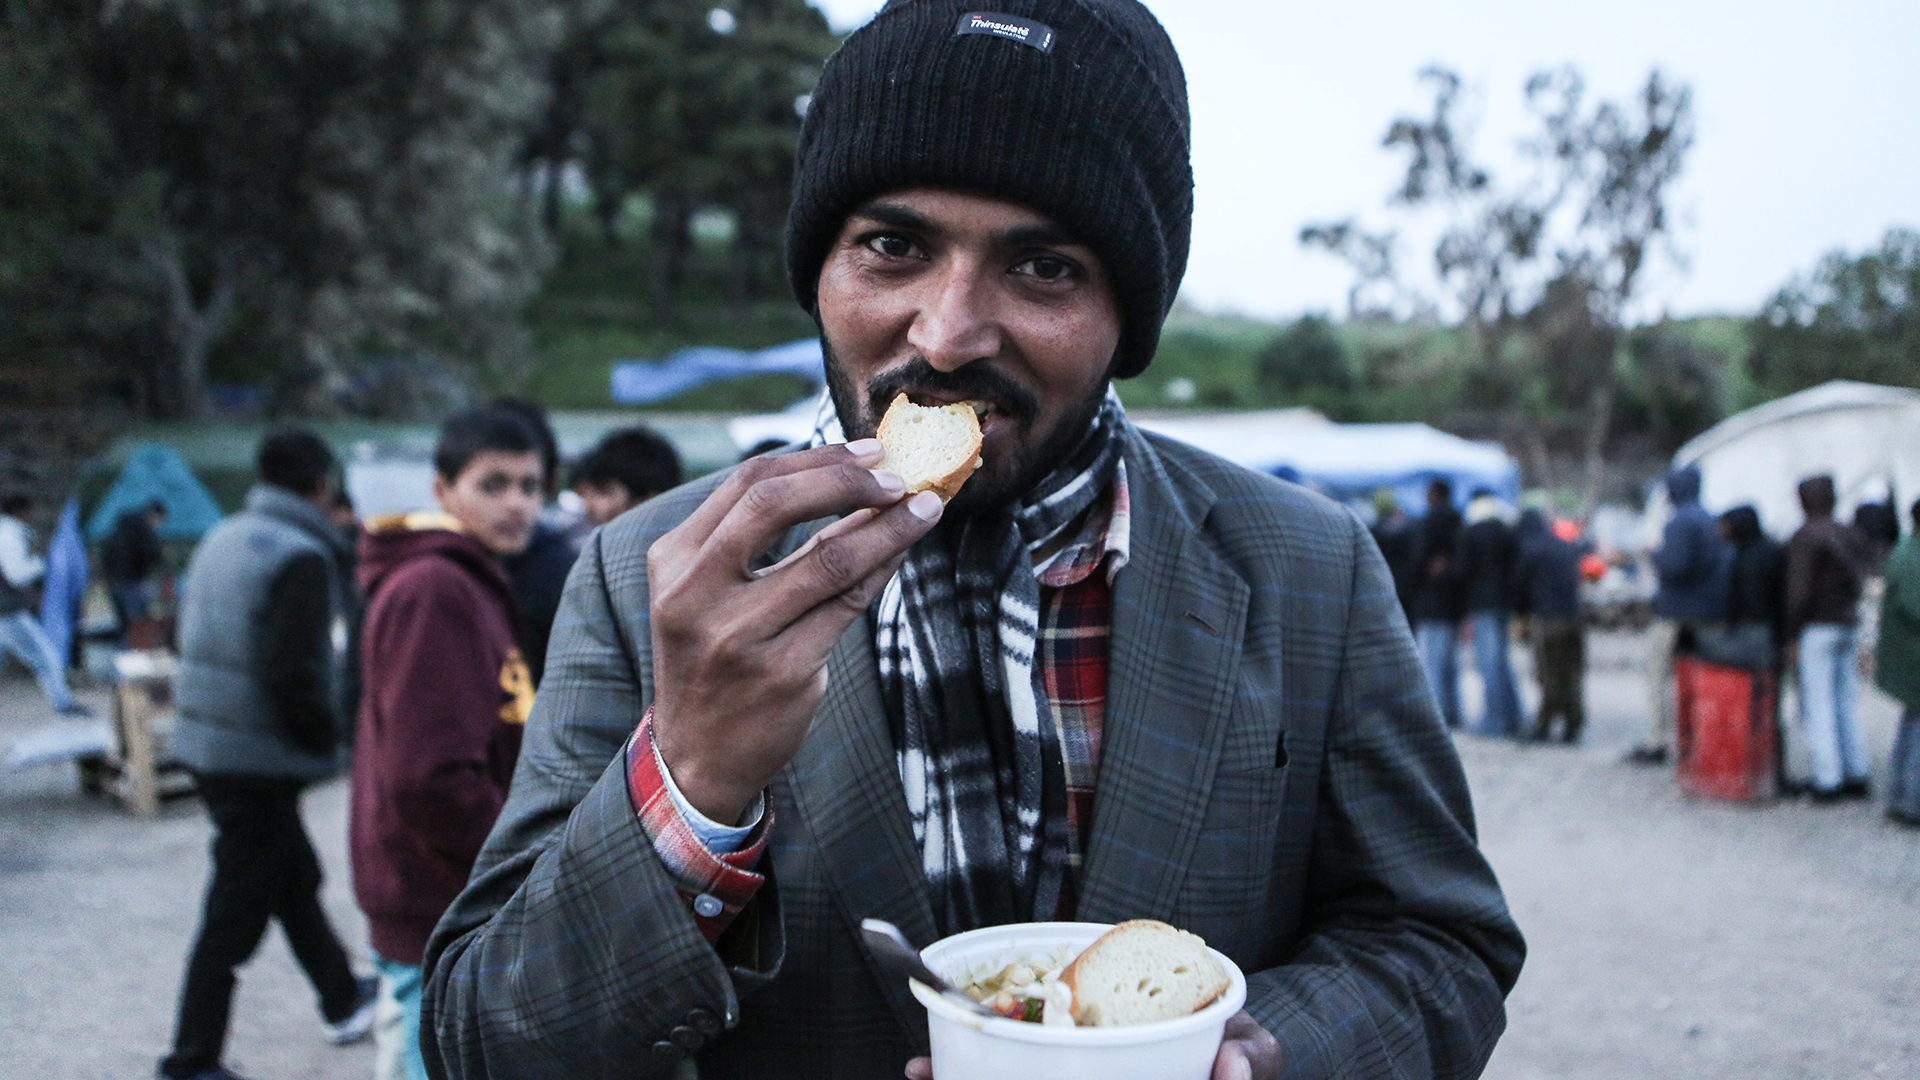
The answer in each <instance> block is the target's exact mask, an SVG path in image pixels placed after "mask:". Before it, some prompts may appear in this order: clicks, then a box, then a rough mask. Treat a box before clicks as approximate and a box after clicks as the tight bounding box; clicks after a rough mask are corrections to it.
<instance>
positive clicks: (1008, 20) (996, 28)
mask: <svg viewBox="0 0 1920 1080" xmlns="http://www.w3.org/2000/svg"><path fill="white" fill-rule="evenodd" d="M962 34H991V35H992V36H994V37H1003V38H1007V39H1008V40H1011V41H1018V42H1020V43H1021V44H1022V45H1031V46H1033V47H1034V48H1036V49H1039V50H1040V51H1041V52H1052V51H1053V27H1051V26H1048V25H1047V24H1046V23H1039V22H1034V21H1033V20H1032V19H1023V18H1021V17H1020V16H1018V15H1002V14H1001V13H999V12H997V11H969V12H967V13H966V14H965V15H962V16H960V25H959V26H958V27H955V28H954V31H953V36H955V37H959V36H960V35H962Z"/></svg>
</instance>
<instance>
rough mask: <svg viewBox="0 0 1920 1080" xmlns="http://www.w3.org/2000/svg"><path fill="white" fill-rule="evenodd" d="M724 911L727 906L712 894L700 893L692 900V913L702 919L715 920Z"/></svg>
mask: <svg viewBox="0 0 1920 1080" xmlns="http://www.w3.org/2000/svg"><path fill="white" fill-rule="evenodd" d="M725 910H727V905H725V904H723V903H721V902H720V898H719V897H717V896H715V895H713V894H712V893H701V894H700V895H699V896H696V897H694V898H693V913H694V914H695V915H698V916H700V917H701V918H703V919H712V918H716V917H718V916H719V914H720V913H721V912H723V911H725Z"/></svg>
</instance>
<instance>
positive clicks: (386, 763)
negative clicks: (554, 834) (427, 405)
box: [350, 407, 543, 1080]
mask: <svg viewBox="0 0 1920 1080" xmlns="http://www.w3.org/2000/svg"><path fill="white" fill-rule="evenodd" d="M433 464H434V473H435V476H434V484H433V488H434V497H435V499H436V500H437V501H438V502H439V504H440V511H439V512H437V513H415V514H402V515H393V516H389V517H382V518H375V519H373V520H371V521H369V522H368V523H367V527H366V531H365V532H363V533H362V534H361V538H360V563H359V574H360V582H361V586H362V588H363V589H364V590H365V592H366V594H367V613H366V621H365V625H364V627H363V629H362V632H361V678H362V689H361V698H360V718H359V737H358V741H357V744H356V747H355V753H354V761H353V801H352V808H351V825H350V836H351V847H352V854H353V878H354V881H353V885H354V894H355V896H356V898H357V899H358V900H359V904H360V910H361V911H362V912H364V913H365V914H366V916H367V931H368V935H369V936H370V937H371V938H372V943H373V951H374V966H375V967H376V968H377V969H378V970H379V972H380V982H381V994H382V997H383V999H384V1000H385V1002H386V1005H385V1007H384V1008H383V1010H382V1012H383V1019H382V1023H381V1025H380V1026H379V1027H378V1028H377V1029H376V1030H375V1039H376V1043H377V1045H378V1048H379V1058H380V1061H379V1066H378V1068H377V1069H376V1074H377V1075H379V1076H381V1077H383V1078H384V1077H390V1076H399V1075H403V1074H404V1075H405V1076H407V1077H410V1078H412V1080H422V1078H424V1077H425V1076H426V1066H425V1064H424V1063H423V1061H422V1059H421V1056H420V1042H419V1027H420V1020H419V1016H420V1012H419V1009H420V962H421V957H422V954H423V953H424V952H425V950H426V945H427V935H428V934H430V933H432V931H433V926H434V923H435V922H437V921H438V920H439V918H440V915H441V913H442V912H443V911H445V910H446V908H447V905H448V904H450V903H452V901H453V898H454V897H455V896H457V895H459V893H460V890H461V888H462V887H463V886H465V885H466V883H467V874H468V872H469V871H470V870H472V868H473V862H474V859H475V858H476V857H477V856H478V855H479V853H480V845H481V843H482V842H483V841H484V840H485V839H486V837H487V832H488V830H489V829H491V828H492V827H493V821H494V818H496V817H497V816H499V813H500V807H501V806H502V804H504V803H505V802H506V797H507V786H508V783H509V782H510V781H511V780H512V778H513V767H514V763H515V761H516V760H517V759H518V757H519V752H520V734H521V730H522V728H523V727H524V725H525V723H526V719H527V713H528V711H529V710H530V709H531V708H532V707H533V683H532V680H531V678H530V676H529V674H528V671H527V663H526V659H525V657H524V656H523V655H522V654H521V651H520V648H519V645H518V644H517V642H516V640H515V637H514V628H515V622H514V615H515V608H514V594H513V586H512V584H511V583H510V582H509V580H508V578H507V573H506V570H505V569H504V567H503V566H502V560H503V559H505V558H506V557H508V556H510V555H513V554H515V553H517V552H519V551H521V550H523V549H525V547H526V546H527V540H528V537H529V536H531V535H532V532H533V524H534V519H535V518H536V517H537V516H538V515H539V513H540V503H541V495H542V485H541V479H542V476H543V470H542V463H541V457H540V443H539V441H538V437H537V436H536V435H535V434H534V433H533V432H532V431H530V430H529V429H528V428H527V426H526V424H525V423H524V422H523V421H522V420H520V419H519V418H518V417H517V416H515V415H514V413H512V412H511V411H509V410H505V409H501V408H498V407H487V408H482V409H474V410H470V411H468V412H464V413H460V414H458V415H455V416H454V417H452V418H451V419H449V420H448V421H447V422H446V424H445V425H444V426H442V428H441V429H440V438H439V442H438V445H437V446H436V447H435V449H434V457H433ZM400 1070H404V1073H402V1072H401V1071H400Z"/></svg>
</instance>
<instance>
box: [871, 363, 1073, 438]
mask: <svg viewBox="0 0 1920 1080" xmlns="http://www.w3.org/2000/svg"><path fill="white" fill-rule="evenodd" d="M914 391H923V392H932V393H938V394H950V395H954V396H958V397H965V398H977V399H979V400H982V401H990V402H992V403H993V405H994V407H995V408H996V409H998V410H999V411H1000V412H1003V413H1006V414H1007V415H1008V416H1010V417H1012V418H1013V419H1014V420H1017V421H1020V422H1023V423H1024V422H1027V421H1031V420H1032V419H1033V417H1034V415H1035V414H1036V413H1038V412H1039V411H1040V402H1039V401H1038V400H1037V399H1035V397H1034V396H1033V394H1032V393H1031V392H1030V391H1028V390H1027V388H1026V387H1024V386H1021V385H1020V384H1019V383H1017V382H1014V381H1013V380H1012V379H1010V378H1008V377H1007V376H1006V375H1004V374H1002V373H1000V372H999V371H996V370H994V369H993V368H991V367H988V366H987V365H985V364H983V363H980V362H978V361H976V362H974V363H971V364H967V365H965V366H964V367H960V368H956V369H954V370H953V371H941V370H940V369H938V368H936V367H934V366H933V365H932V364H930V363H928V362H927V358H926V357H924V356H913V357H909V358H908V359H907V360H906V361H905V362H904V363H902V364H901V365H900V366H899V367H896V368H893V369H892V370H890V371H884V372H882V373H880V374H879V375H876V376H874V378H873V381H872V382H870V383H868V384H867V407H868V408H869V409H871V410H872V413H873V415H874V416H876V417H877V416H879V415H880V414H881V413H884V412H886V411H887V406H888V405H890V404H892V403H893V398H894V395H895V394H902V393H905V394H909V395H911V394H912V393H913V392H914Z"/></svg>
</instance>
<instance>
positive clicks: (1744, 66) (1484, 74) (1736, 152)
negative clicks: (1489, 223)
mask: <svg viewBox="0 0 1920 1080" xmlns="http://www.w3.org/2000/svg"><path fill="white" fill-rule="evenodd" d="M811 2H812V3H814V5H815V6H816V7H818V8H820V9H821V10H822V11H824V12H825V13H826V15H827V18H828V20H829V21H830V22H831V23H832V24H833V25H834V28H835V29H837V30H842V31H844V30H848V29H851V28H853V27H855V26H858V25H860V24H861V23H863V22H865V21H866V20H867V19H868V18H870V17H871V16H872V14H873V12H874V11H876V10H878V9H879V7H880V3H879V0H811ZM1146 3H1147V7H1148V8H1150V9H1151V10H1152V11H1153V12H1154V13H1155V15H1157V16H1158V17H1159V19H1160V21H1161V22H1162V23H1163V24H1164V25H1165V26H1166V28H1167V32H1168V34H1169V35H1170V36H1171V37H1172V38H1173V42H1174V45H1175V46H1176V47H1178V48H1179V50H1180V55H1181V59H1182V61H1183V62H1184V64H1185V66H1186V71H1187V83H1188V94H1189V98H1190V101H1191V106H1192V109H1193V142H1194V146H1193V161H1194V183H1195V192H1194V199H1195V206H1196V209H1195V214H1194V237H1193V257H1192V262H1191V264H1190V266H1189V268H1188V270H1187V278H1186V283H1185V286H1184V288H1183V295H1184V297H1185V298H1186V300H1187V301H1188V302H1189V303H1191V304H1193V305H1195V306H1197V307H1200V308H1202V309H1205V310H1209V311H1216V312H1239V313H1245V314H1251V315H1260V316H1266V317H1291V316H1294V315H1297V314H1299V313H1301V312H1303V311H1315V310H1317V311H1325V312H1331V313H1334V314H1336V315H1337V314H1339V313H1341V312H1342V311H1344V308H1345V303H1346V300H1345V298H1346V291H1347V286H1348V285H1349V283H1350V279H1349V277H1348V275H1347V273H1346V271H1345V269H1344V267H1343V266H1341V265H1340V264H1339V263H1337V262H1335V261H1334V260H1333V259H1331V258H1330V257H1328V256H1326V255H1324V254H1322V253H1320V252H1309V251H1304V250H1302V249H1301V248H1300V246H1299V244H1298V243H1297V242H1296V237H1297V236H1298V234H1299V230H1300V226H1301V225H1303V224H1305V223H1308V222H1313V221H1323V220H1329V219H1334V218H1341V217H1347V216H1354V215H1358V216H1360V217H1362V218H1363V219H1365V220H1368V221H1370V222H1372V223H1373V224H1375V225H1379V224H1386V223H1388V222H1390V220H1391V219H1390V218H1389V217H1387V216H1386V212H1385V200H1386V194H1387V192H1388V191H1389V190H1390V189H1391V188H1392V186H1393V184H1394V183H1395V181H1396V180H1397V178H1398V175H1399V171H1400V169H1401V168H1402V166H1401V165H1400V163H1399V161H1400V159H1399V158H1397V157H1396V156H1390V155H1389V154H1388V153H1387V152H1386V151H1384V150H1382V149H1381V148H1380V145H1379V143H1380V137H1381V136H1382V135H1383V134H1384V133H1385V131H1386V128H1387V125H1388V123H1389V122H1390V121H1391V120H1392V119H1393V118H1394V117H1395V116H1398V115H1401V114H1414V115H1424V114H1425V112H1426V111H1427V109H1428V107H1429V104H1430V98H1429V95H1428V94H1427V92H1426V91H1425V90H1424V89H1423V88H1422V87H1421V86H1420V84H1419V83H1418V82H1417V81H1416V79H1415V73H1416V72H1417V71H1418V70H1419V69H1420V68H1421V67H1422V66H1424V65H1426V64H1429V63H1436V62H1437V63H1441V64H1444V65H1447V66H1449V67H1452V68H1454V69H1455V70H1457V71H1459V72H1460V73H1461V75H1463V76H1464V77H1465V78H1466V80H1467V81H1468V82H1469V83H1470V84H1472V85H1473V86H1474V87H1476V88H1477V89H1478V91H1479V98H1478V101H1477V106H1476V111H1477V113H1478V115H1479V117H1480V119H1479V124H1478V134H1477V142H1476V146H1477V147H1478V148H1479V149H1480V150H1481V151H1482V156H1484V157H1486V158H1488V159H1490V160H1493V161H1495V162H1496V163H1497V162H1498V161H1499V160H1500V158H1501V156H1502V155H1506V154H1508V153H1509V151H1508V149H1507V148H1508V147H1510V146H1511V145H1512V143H1513V142H1514V140H1515V139H1516V138H1517V137H1518V136H1519V135H1520V133H1521V130H1522V122H1523V119H1524V115H1523V113H1522V110H1521V104H1520V103H1521V87H1522V84H1523V83H1524V81H1525V79H1526V76H1527V75H1528V74H1529V73H1530V72H1532V71H1535V70H1538V69H1540V68H1543V67H1549V66H1556V65H1560V64H1565V63H1572V64H1574V65H1576V66H1578V67H1579V68H1580V69H1581V70H1582V71H1583V72H1584V73H1585V74H1586V76H1587V82H1588V87H1589V92H1590V98H1591V97H1592V96H1594V95H1598V96H1604V97H1606V98H1608V99H1612V100H1623V99H1626V98H1628V97H1629V96H1630V95H1631V94H1632V93H1633V92H1634V90H1636V89H1637V88H1638V87H1639V86H1640V85H1641V84H1642V83H1644V81H1645V79H1646V76H1647V73H1648V71H1649V70H1651V69H1652V68H1654V67H1656V66H1657V67H1659V68H1660V69H1661V70H1663V71H1664V72H1666V73H1667V74H1668V75H1670V76H1673V77H1675V78H1677V79H1680V80H1683V81H1685V82H1687V83H1690V84H1691V85H1692V87H1693V90H1694V108H1695V115H1696V119H1697V127H1698V138H1697V140H1696V143H1695V146H1694V149H1693V152H1692V155H1691V157H1690V160H1689V161H1688V163H1687V166H1686V174H1685V176H1684V177H1683V179H1682V181H1681V183H1680V185H1679V187H1678V188H1677V190H1676V192H1675V199H1674V201H1673V204H1672V205H1673V208H1674V210H1675V211H1676V212H1677V219H1678V222H1679V232H1678V244H1679V247H1680V248H1681V249H1682V250H1683V251H1684V252H1685V253H1686V255H1687V256H1688V263H1689V265H1688V266H1687V267H1686V268H1685V269H1684V270H1683V271H1681V270H1673V271H1665V272H1662V273H1660V274H1658V275H1657V276H1656V277H1655V278H1653V279H1651V280H1650V281H1649V285H1648V292H1649V295H1648V297H1647V303H1646V304H1645V305H1644V306H1643V311H1645V312H1650V313H1657V312H1658V311H1661V310H1666V311H1670V312H1671V313H1673V314H1675V315H1691V314H1701V313H1714V312H1727V313H1737V314H1746V313H1750V312H1752V311H1753V310H1755V309H1756V308H1757V307H1758V306H1759V305H1760V304H1761V302H1763V301H1764V300H1765V299H1766V297H1767V296H1768V295H1769V294H1771V293H1772V292H1773V290H1774V289H1776V288H1778V287H1779V286H1780V285H1782V284H1784V283H1785V282H1786V281H1787V280H1788V279H1789V278H1790V277H1792V276H1793V275H1794V274H1797V273H1804V272H1806V271H1809V270H1811V269H1812V267H1813V265H1814V263H1815V262H1816V261H1817V260H1818V259H1819V257H1820V256H1821V255H1823V254H1825V253H1826V252H1828V251H1830V250H1832V249H1834V248H1836V247H1841V248H1845V249H1847V250H1848V251H1850V252H1859V251H1862V250H1864V249H1866V248H1867V247H1869V246H1870V245H1873V244H1875V243H1876V242H1877V241H1878V240H1879V238H1880V236H1881V235H1882V234H1883V233H1884V232H1885V231H1886V229H1887V228H1888V227H1890V226H1893V225H1906V226H1910V227H1920V137H1916V136H1920V56H1917V55H1916V54H1917V53H1920V0H1834V2H1830V3H1815V2H1800V3H1791V2H1786V0H1742V2H1740V3H1734V2H1731V0H1612V2H1609V3H1606V4H1597V3H1586V4H1570V3H1554V2H1545V3H1543V2H1540V0H1452V2H1450V3H1433V2H1432V0H1380V2H1374V3H1366V2H1356V3H1347V4H1329V3H1311V4H1310V3H1303V2H1299V0H1146ZM982 7H983V9H984V10H991V0H985V2H984V3H983V5H982ZM1401 257H1402V259H1403V260H1408V261H1411V260H1412V259H1414V258H1419V259H1421V260H1422V261H1423V262H1424V260H1425V258H1426V256H1425V255H1424V254H1421V253H1417V252H1413V251H1411V250H1409V251H1403V252H1402V256H1401Z"/></svg>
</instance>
